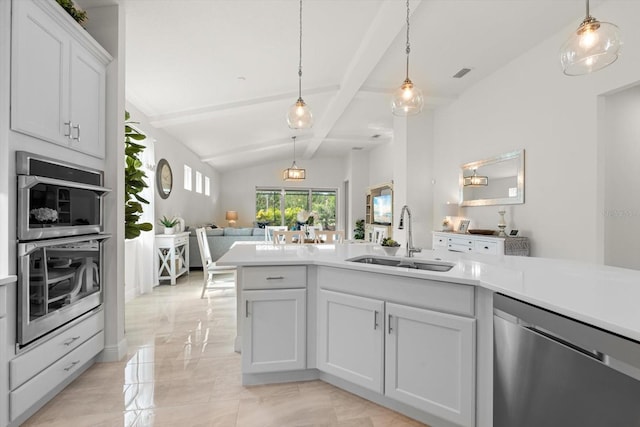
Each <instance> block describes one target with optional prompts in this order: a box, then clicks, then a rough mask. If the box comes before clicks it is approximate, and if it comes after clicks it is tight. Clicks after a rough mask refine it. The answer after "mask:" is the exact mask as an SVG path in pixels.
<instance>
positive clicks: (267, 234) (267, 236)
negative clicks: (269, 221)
mask: <svg viewBox="0 0 640 427" xmlns="http://www.w3.org/2000/svg"><path fill="white" fill-rule="evenodd" d="M287 229H288V227H287V226H286V225H267V226H266V227H264V240H266V241H267V242H273V232H274V231H287Z"/></svg>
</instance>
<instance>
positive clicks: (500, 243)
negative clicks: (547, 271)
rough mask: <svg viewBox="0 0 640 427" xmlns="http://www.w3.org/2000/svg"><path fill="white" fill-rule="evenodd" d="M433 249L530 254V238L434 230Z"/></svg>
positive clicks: (476, 252) (492, 253)
mask: <svg viewBox="0 0 640 427" xmlns="http://www.w3.org/2000/svg"><path fill="white" fill-rule="evenodd" d="M433 249H441V250H448V251H452V252H466V253H473V254H485V255H519V256H529V239H528V238H527V237H509V236H507V237H498V236H487V235H482V234H462V233H449V232H441V231H434V232H433Z"/></svg>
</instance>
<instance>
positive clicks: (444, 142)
mask: <svg viewBox="0 0 640 427" xmlns="http://www.w3.org/2000/svg"><path fill="white" fill-rule="evenodd" d="M592 13H593V15H595V16H597V17H598V18H600V19H603V20H604V19H606V20H607V21H609V22H614V23H616V24H617V25H618V26H619V27H620V28H621V29H622V31H623V36H624V40H625V43H626V45H627V47H628V48H627V49H626V50H625V51H624V55H623V56H622V57H621V58H620V59H619V60H618V61H617V62H616V63H615V64H613V65H612V66H610V67H608V68H606V69H604V70H601V71H599V72H597V73H594V74H592V75H587V76H582V77H566V76H564V75H563V74H562V71H561V70H560V67H559V65H558V50H559V47H560V46H561V45H562V43H563V42H564V41H565V39H566V37H567V36H568V34H569V33H570V32H571V31H573V30H575V28H573V27H574V25H573V24H572V25H571V26H569V27H567V28H566V29H565V30H564V31H563V32H561V33H558V34H556V35H554V36H552V37H550V38H549V39H547V40H546V41H544V42H543V43H541V44H540V45H538V46H536V47H534V48H533V49H531V50H530V51H528V52H526V53H524V54H523V55H522V56H521V57H519V58H517V59H516V60H514V61H513V62H511V63H510V64H508V65H506V66H505V67H503V68H502V69H500V70H498V71H497V72H496V73H494V74H492V75H491V76H489V77H488V78H486V79H485V80H483V81H482V82H480V83H478V84H477V85H475V86H474V87H472V88H471V89H469V90H468V91H467V92H465V93H464V94H462V95H461V96H460V97H459V98H458V99H457V100H456V101H455V102H453V103H452V104H451V105H449V106H447V107H443V108H440V109H438V110H437V111H436V114H435V122H434V159H437V162H435V164H434V178H435V180H436V191H435V200H434V206H436V207H437V206H440V205H441V204H443V203H444V202H446V201H447V200H451V198H452V196H453V195H455V194H457V191H458V189H457V186H458V171H459V167H460V165H461V164H463V163H466V162H469V161H473V160H479V159H483V158H486V157H491V156H494V155H497V154H500V153H504V152H507V151H512V150H515V149H519V148H524V149H525V150H526V160H525V186H526V188H525V204H523V205H511V206H508V208H507V215H506V220H507V223H508V228H518V229H520V230H521V232H522V235H524V236H528V237H530V238H531V241H532V255H536V256H544V257H556V258H571V259H581V260H588V261H601V260H602V253H603V250H604V248H603V247H602V244H601V242H602V237H601V236H600V233H601V230H602V228H603V227H602V223H603V215H602V214H601V211H600V210H599V207H600V206H601V205H602V200H600V198H601V195H599V192H598V188H599V185H600V184H599V180H602V177H599V176H598V174H597V173H596V172H597V171H598V170H599V167H600V166H599V164H600V162H602V161H603V159H600V158H598V125H597V123H598V120H597V119H598V117H597V112H598V104H599V103H598V96H599V95H602V94H605V93H607V92H610V91H613V90H616V89H618V88H621V87H625V86H628V85H630V84H632V83H634V82H636V81H638V80H639V79H640V75H639V74H638V72H637V71H638V69H639V67H640V49H639V48H638V46H640V26H638V25H637V23H636V17H637V16H640V2H632V1H615V0H611V1H608V2H606V3H604V4H603V5H602V6H601V7H599V8H596V9H594V10H592ZM634 47H635V48H634ZM456 200H457V198H456ZM461 211H462V212H463V214H464V215H465V216H466V217H468V218H470V219H472V220H474V224H473V226H474V227H476V228H494V229H495V228H496V224H497V221H498V214H497V207H495V206H492V207H472V208H465V209H462V210H461ZM436 220H438V221H439V218H438V217H437V216H436Z"/></svg>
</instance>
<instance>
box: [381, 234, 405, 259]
mask: <svg viewBox="0 0 640 427" xmlns="http://www.w3.org/2000/svg"><path fill="white" fill-rule="evenodd" d="M381 245H382V249H384V252H385V253H386V254H387V255H389V256H394V255H395V254H396V252H398V249H400V243H398V242H396V241H395V240H393V239H392V238H391V237H385V238H384V239H382V243H381Z"/></svg>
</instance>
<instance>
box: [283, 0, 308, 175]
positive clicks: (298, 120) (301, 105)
mask: <svg viewBox="0 0 640 427" xmlns="http://www.w3.org/2000/svg"><path fill="white" fill-rule="evenodd" d="M287 124H288V125H289V127H290V128H291V129H309V128H311V126H313V115H312V114H311V110H310V109H309V106H308V105H307V104H306V103H305V102H304V100H303V99H302V0H300V56H299V61H298V100H297V101H296V103H295V104H293V105H292V106H291V107H289V111H288V112H287ZM303 179H304V178H303Z"/></svg>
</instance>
